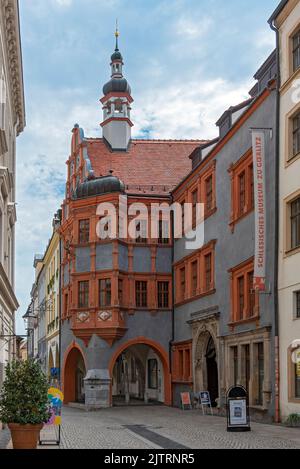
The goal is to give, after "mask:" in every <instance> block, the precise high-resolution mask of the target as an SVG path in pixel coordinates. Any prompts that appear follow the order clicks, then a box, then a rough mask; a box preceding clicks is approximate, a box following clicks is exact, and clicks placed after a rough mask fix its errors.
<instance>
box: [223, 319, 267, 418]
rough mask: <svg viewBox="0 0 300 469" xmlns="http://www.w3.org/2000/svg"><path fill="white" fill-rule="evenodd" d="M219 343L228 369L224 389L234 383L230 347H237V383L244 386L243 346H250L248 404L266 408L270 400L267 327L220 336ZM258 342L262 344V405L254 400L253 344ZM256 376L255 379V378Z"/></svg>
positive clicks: (255, 386) (256, 387) (254, 360)
mask: <svg viewBox="0 0 300 469" xmlns="http://www.w3.org/2000/svg"><path fill="white" fill-rule="evenodd" d="M221 343H222V344H223V347H224V364H223V367H225V368H224V369H227V370H229V373H227V376H224V383H223V386H224V389H229V388H230V387H231V386H232V385H234V369H233V361H232V359H231V358H232V356H231V351H232V347H238V384H240V385H243V386H245V382H244V380H245V369H244V367H243V348H242V347H243V346H244V345H249V346H250V382H249V405H250V407H252V408H257V409H263V410H266V409H268V407H269V405H270V402H271V393H272V390H271V374H270V358H271V356H270V353H271V333H270V331H269V330H268V328H265V329H264V330H262V331H261V332H259V331H253V332H243V333H240V334H237V335H232V336H228V337H221ZM259 343H263V344H264V383H263V405H262V406H259V405H257V404H256V403H255V402H254V400H255V398H256V397H255V396H257V393H258V380H257V373H256V372H257V371H258V369H257V367H258V362H257V360H256V359H255V353H256V351H255V346H256V345H257V344H259ZM255 376H256V379H255Z"/></svg>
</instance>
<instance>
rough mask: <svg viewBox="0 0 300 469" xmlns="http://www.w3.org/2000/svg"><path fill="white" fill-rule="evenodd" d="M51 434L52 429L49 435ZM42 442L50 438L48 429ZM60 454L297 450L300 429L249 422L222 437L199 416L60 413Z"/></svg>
mask: <svg viewBox="0 0 300 469" xmlns="http://www.w3.org/2000/svg"><path fill="white" fill-rule="evenodd" d="M51 431H52V430H51ZM43 436H44V437H46V438H49V437H53V436H54V435H53V434H52V435H51V432H50V429H48V430H47V431H46V432H45V431H44V434H43ZM61 448H62V449H97V448H104V449H187V448H188V449H223V448H229V449H230V448H232V449H255V448H257V449H264V448H265V449H280V448H287V449H299V448H300V429H293V428H285V427H282V426H275V425H264V424H258V423H252V432H250V433H227V431H226V420H225V419H224V418H221V417H211V416H204V417H203V416H202V414H201V411H196V410H193V411H186V412H183V411H181V410H180V409H174V408H168V407H121V408H120V407H119V408H112V409H106V410H101V411H98V412H92V413H87V412H85V411H83V410H79V409H73V408H64V410H63V426H62V444H61Z"/></svg>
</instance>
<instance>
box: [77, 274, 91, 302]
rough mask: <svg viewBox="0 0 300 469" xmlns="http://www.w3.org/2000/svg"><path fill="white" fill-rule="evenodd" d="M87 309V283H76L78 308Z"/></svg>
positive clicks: (86, 281)
mask: <svg viewBox="0 0 300 469" xmlns="http://www.w3.org/2000/svg"><path fill="white" fill-rule="evenodd" d="M88 307H89V281H88V280H85V281H83V282H78V308H88Z"/></svg>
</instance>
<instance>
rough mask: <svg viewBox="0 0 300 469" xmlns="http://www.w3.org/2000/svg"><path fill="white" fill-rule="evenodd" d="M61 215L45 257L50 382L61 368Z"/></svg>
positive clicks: (54, 224)
mask: <svg viewBox="0 0 300 469" xmlns="http://www.w3.org/2000/svg"><path fill="white" fill-rule="evenodd" d="M60 217H61V213H60V211H59V212H58V213H57V214H56V215H55V217H54V219H53V222H52V227H53V234H52V237H51V239H50V241H49V244H48V247H47V249H46V252H45V255H44V259H43V263H44V271H45V273H44V276H45V288H46V291H45V307H44V308H42V310H44V311H45V316H44V319H45V321H46V351H47V370H46V371H47V374H48V379H49V382H50V381H51V380H53V379H54V380H55V379H58V377H59V368H60V355H59V354H60V352H59V347H60V339H59V334H60V236H59V227H60V222H61V219H60ZM41 334H42V333H41Z"/></svg>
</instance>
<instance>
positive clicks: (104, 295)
mask: <svg viewBox="0 0 300 469" xmlns="http://www.w3.org/2000/svg"><path fill="white" fill-rule="evenodd" d="M99 293H100V294H99V306H101V307H105V306H111V279H110V278H105V279H101V280H99Z"/></svg>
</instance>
